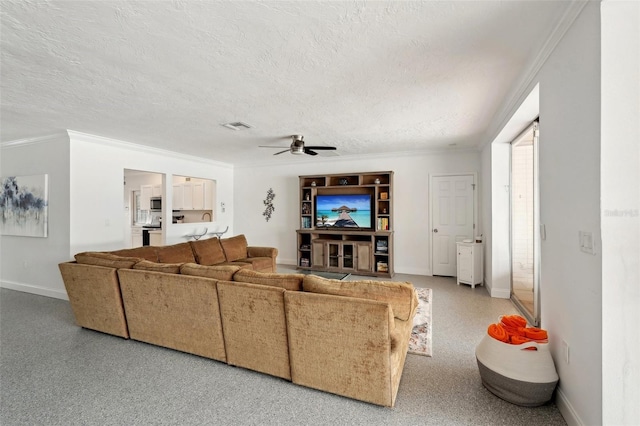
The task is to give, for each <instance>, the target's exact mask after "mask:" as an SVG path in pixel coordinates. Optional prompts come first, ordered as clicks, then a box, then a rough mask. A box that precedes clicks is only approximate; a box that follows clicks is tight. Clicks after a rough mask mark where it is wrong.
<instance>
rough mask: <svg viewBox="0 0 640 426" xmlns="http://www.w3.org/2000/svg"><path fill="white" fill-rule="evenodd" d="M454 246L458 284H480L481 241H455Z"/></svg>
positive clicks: (481, 275) (482, 275) (481, 280)
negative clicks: (455, 249)
mask: <svg viewBox="0 0 640 426" xmlns="http://www.w3.org/2000/svg"><path fill="white" fill-rule="evenodd" d="M456 246H457V247H456V248H457V253H458V255H457V271H458V285H460V283H463V284H470V285H471V288H475V287H476V284H480V285H482V283H483V278H484V273H483V259H482V243H457V244H456Z"/></svg>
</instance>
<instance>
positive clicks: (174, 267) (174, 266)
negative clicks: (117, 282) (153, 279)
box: [133, 260, 182, 274]
mask: <svg viewBox="0 0 640 426" xmlns="http://www.w3.org/2000/svg"><path fill="white" fill-rule="evenodd" d="M181 266H182V263H157V262H150V261H148V260H141V261H140V262H138V263H136V264H135V265H133V269H142V270H145V271H155V272H165V273H167V274H179V273H180V267H181Z"/></svg>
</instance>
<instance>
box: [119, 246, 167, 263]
mask: <svg viewBox="0 0 640 426" xmlns="http://www.w3.org/2000/svg"><path fill="white" fill-rule="evenodd" d="M156 248H157V247H154V246H144V247H136V248H130V249H123V250H116V251H111V252H109V253H111V254H115V255H117V256H125V257H139V258H142V259H145V260H150V261H151V262H157V261H158V253H157V250H156Z"/></svg>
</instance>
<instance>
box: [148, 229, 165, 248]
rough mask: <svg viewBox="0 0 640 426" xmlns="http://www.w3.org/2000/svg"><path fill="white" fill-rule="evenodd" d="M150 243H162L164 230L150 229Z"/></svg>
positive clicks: (157, 245)
mask: <svg viewBox="0 0 640 426" xmlns="http://www.w3.org/2000/svg"><path fill="white" fill-rule="evenodd" d="M149 245H150V246H156V247H159V246H161V245H162V231H149Z"/></svg>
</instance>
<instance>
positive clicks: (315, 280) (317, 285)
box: [302, 275, 418, 321]
mask: <svg viewBox="0 0 640 426" xmlns="http://www.w3.org/2000/svg"><path fill="white" fill-rule="evenodd" d="M302 287H303V289H304V291H308V292H311V293H322V294H333V295H336V296H347V297H359V298H361V299H371V300H378V301H381V302H387V303H389V305H390V306H391V309H393V315H394V316H395V317H396V318H398V319H399V320H402V321H406V320H408V319H409V317H410V315H411V312H413V310H414V309H415V307H416V306H418V297H417V295H416V292H415V289H414V287H413V284H411V283H408V282H392V281H369V280H362V281H340V280H330V279H327V278H322V277H318V276H316V275H306V276H305V277H304V281H303V283H302Z"/></svg>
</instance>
